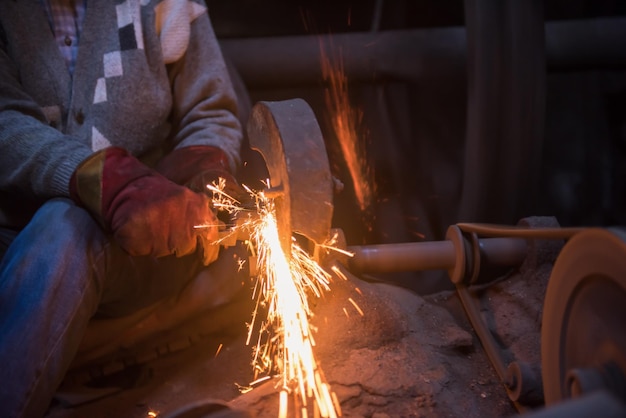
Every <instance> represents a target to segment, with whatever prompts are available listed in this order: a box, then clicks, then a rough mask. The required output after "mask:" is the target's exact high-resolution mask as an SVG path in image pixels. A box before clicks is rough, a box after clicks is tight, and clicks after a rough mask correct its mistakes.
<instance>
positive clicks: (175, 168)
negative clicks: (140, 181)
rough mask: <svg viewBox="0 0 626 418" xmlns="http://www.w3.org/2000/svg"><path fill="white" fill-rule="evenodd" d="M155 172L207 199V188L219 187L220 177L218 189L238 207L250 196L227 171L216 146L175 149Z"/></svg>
mask: <svg viewBox="0 0 626 418" xmlns="http://www.w3.org/2000/svg"><path fill="white" fill-rule="evenodd" d="M156 170H157V171H158V172H159V173H161V174H163V175H164V176H165V177H167V178H168V179H170V180H172V181H173V182H175V183H177V184H181V185H185V186H187V187H189V188H190V189H191V190H193V191H195V192H204V193H207V194H208V195H209V196H210V197H213V193H212V192H211V191H210V190H209V189H208V188H207V186H208V185H212V184H219V179H220V178H221V179H224V182H225V184H224V189H223V190H222V191H223V192H224V193H225V194H227V195H228V196H230V197H231V198H232V199H234V200H235V201H236V202H238V203H239V204H242V205H244V204H246V203H248V202H249V201H250V200H251V197H250V194H249V193H248V192H247V191H246V190H245V189H244V188H243V187H241V185H239V183H238V182H237V180H236V179H235V177H234V176H233V175H232V173H231V172H230V170H229V165H228V159H227V157H226V154H224V151H222V150H221V149H219V148H216V147H212V146H203V145H195V146H190V147H184V148H178V149H176V150H174V151H172V152H171V153H170V154H168V155H167V156H165V157H164V158H163V159H162V160H161V161H160V162H159V164H157V166H156Z"/></svg>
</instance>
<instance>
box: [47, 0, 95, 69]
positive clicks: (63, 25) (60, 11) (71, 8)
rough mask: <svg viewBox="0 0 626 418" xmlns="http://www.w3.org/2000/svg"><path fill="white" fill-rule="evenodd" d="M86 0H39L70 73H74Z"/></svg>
mask: <svg viewBox="0 0 626 418" xmlns="http://www.w3.org/2000/svg"><path fill="white" fill-rule="evenodd" d="M86 2H87V1H86V0H41V3H42V5H43V7H44V9H45V10H46V14H47V15H48V22H49V23H50V28H51V29H52V33H53V35H54V39H55V40H56V43H57V45H58V46H59V50H60V51H61V55H63V58H64V59H65V62H66V63H67V68H68V70H69V72H70V74H72V75H73V74H74V66H75V65H76V56H77V55H78V44H79V39H80V33H81V30H82V26H83V20H84V18H85V8H86Z"/></svg>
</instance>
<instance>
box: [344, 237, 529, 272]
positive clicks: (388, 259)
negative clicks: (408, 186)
mask: <svg viewBox="0 0 626 418" xmlns="http://www.w3.org/2000/svg"><path fill="white" fill-rule="evenodd" d="M478 245H479V248H480V256H481V259H483V258H484V261H482V263H483V264H491V265H497V266H515V265H519V264H521V262H522V261H524V258H525V257H526V248H527V245H526V240H525V239H521V238H482V239H479V240H478ZM347 249H348V251H349V252H351V253H353V254H354V256H353V257H350V258H348V266H349V268H350V269H351V270H353V271H358V272H367V273H394V272H401V271H419V270H451V269H453V268H454V267H455V262H456V250H455V248H454V243H453V242H452V241H449V240H446V241H427V242H407V243H400V244H379V245H362V246H349V247H348V248H347Z"/></svg>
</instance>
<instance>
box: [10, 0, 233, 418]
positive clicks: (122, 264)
mask: <svg viewBox="0 0 626 418" xmlns="http://www.w3.org/2000/svg"><path fill="white" fill-rule="evenodd" d="M241 141H242V132H241V123H240V121H239V120H238V117H237V99H236V96H235V94H234V90H233V87H232V82H231V79H230V78H229V75H228V72H227V68H226V66H225V63H224V59H223V57H222V55H221V52H220V49H219V47H218V43H217V41H216V38H215V35H214V32H213V29H212V25H211V22H210V18H209V15H208V13H207V7H206V4H205V3H204V2H203V0H193V1H191V0H163V1H159V0H115V1H113V0H98V1H92V0H29V1H9V0H0V257H1V264H0V364H1V367H0V382H1V384H0V416H2V417H40V416H43V415H44V414H45V413H46V411H47V410H48V409H49V405H50V402H51V400H52V399H53V397H54V394H55V391H56V390H57V388H58V387H59V385H60V383H61V382H62V380H63V378H64V375H65V374H66V373H67V371H68V369H69V367H70V366H71V363H72V360H73V358H74V357H75V355H76V352H77V350H78V348H79V346H80V344H81V340H82V338H83V336H84V334H85V330H86V329H87V328H88V325H89V322H90V321H91V320H92V319H93V318H94V316H99V317H112V318H114V317H120V316H125V315H129V314H132V313H133V312H135V311H137V310H139V309H142V308H145V307H146V306H150V305H151V304H154V303H158V301H159V300H162V299H163V298H166V297H168V295H171V294H173V293H175V292H177V291H179V290H180V289H181V288H183V287H184V286H186V285H188V284H189V283H190V282H192V281H193V280H196V278H197V277H200V276H202V277H205V280H206V275H202V274H201V273H202V272H204V271H205V270H206V269H207V268H210V266H211V265H212V263H214V262H215V261H216V260H217V259H218V256H219V251H220V247H219V245H218V244H217V243H216V239H217V237H218V228H217V225H218V220H217V218H216V213H215V212H214V209H213V208H212V205H211V203H212V202H211V198H210V196H209V195H207V194H206V193H203V192H202V190H204V186H205V185H206V184H207V183H212V182H214V181H218V179H220V178H222V179H225V180H226V183H227V187H231V186H232V187H234V188H236V187H237V185H236V180H235V177H234V175H235V174H236V170H237V168H238V166H239V164H240V159H239V158H240V157H239V152H240V146H241ZM198 226H201V227H198Z"/></svg>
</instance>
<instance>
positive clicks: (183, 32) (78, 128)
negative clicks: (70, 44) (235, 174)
mask: <svg viewBox="0 0 626 418" xmlns="http://www.w3.org/2000/svg"><path fill="white" fill-rule="evenodd" d="M74 71H75V72H74V76H73V78H72V77H71V76H70V74H69V71H68V69H67V66H66V63H65V61H64V60H63V58H62V56H61V54H60V52H59V49H58V47H57V45H56V43H55V41H54V38H53V36H52V32H51V29H50V26H49V23H48V20H47V17H46V14H45V11H44V10H43V8H42V7H41V5H40V1H39V0H17V1H15V0H0V199H1V200H0V212H3V214H0V225H5V226H6V225H9V224H10V225H15V224H16V222H17V218H16V217H15V216H14V214H11V208H14V207H16V206H17V207H18V208H22V207H24V205H29V206H32V207H36V206H37V205H38V204H40V203H41V202H42V201H44V200H45V199H49V198H52V197H55V196H68V183H69V179H70V177H71V175H72V173H73V172H74V170H75V168H76V167H77V166H78V164H79V163H80V162H81V161H82V160H84V159H85V158H86V157H88V156H89V155H90V154H92V153H93V152H94V151H97V150H99V149H102V148H105V147H107V146H110V145H115V146H121V147H123V148H126V149H127V150H129V151H130V152H131V153H132V154H134V155H136V156H137V157H139V158H142V157H146V156H147V155H152V154H155V153H156V152H157V151H160V150H163V149H167V150H169V149H172V148H173V147H184V146H188V145H199V144H202V145H214V146H218V147H220V148H222V149H223V150H224V151H225V152H226V154H227V155H228V157H229V159H230V163H231V166H232V168H233V169H235V168H236V167H237V165H238V163H239V160H238V155H239V149H240V144H241V127H240V125H239V122H238V119H237V117H236V112H237V108H236V100H235V97H234V93H233V89H232V86H231V84H230V79H229V77H228V73H227V71H226V68H225V64H224V61H223V59H222V55H221V51H220V49H219V47H218V44H217V41H216V38H215V35H214V33H213V28H212V26H211V23H210V20H209V16H208V13H207V10H206V5H205V4H204V2H203V1H201V0H200V1H190V0H162V1H160V0H92V1H88V3H87V10H86V14H85V20H84V24H83V31H82V33H81V37H80V42H79V51H78V57H77V61H76V68H75V70H74ZM20 210H21V211H22V213H21V214H22V215H23V214H24V213H23V209H20Z"/></svg>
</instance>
